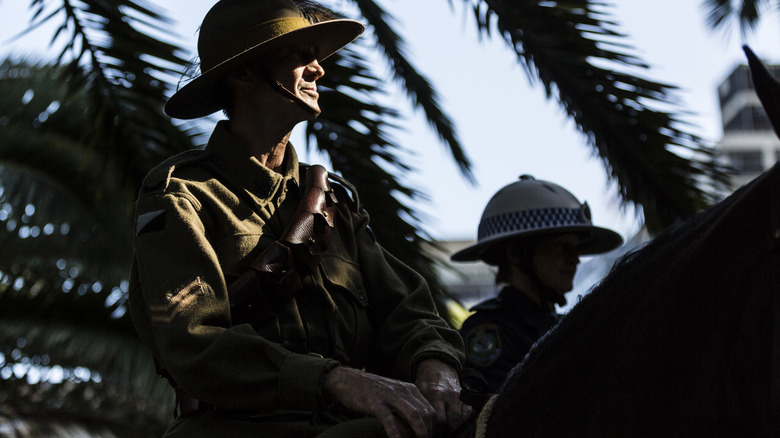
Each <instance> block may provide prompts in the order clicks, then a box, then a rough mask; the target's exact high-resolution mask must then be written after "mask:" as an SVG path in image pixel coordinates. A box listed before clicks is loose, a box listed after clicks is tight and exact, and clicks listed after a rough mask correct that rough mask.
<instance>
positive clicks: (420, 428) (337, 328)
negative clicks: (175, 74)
mask: <svg viewBox="0 0 780 438" xmlns="http://www.w3.org/2000/svg"><path fill="white" fill-rule="evenodd" d="M326 12H329V11H327V10H326V9H324V8H323V7H321V6H319V5H316V4H313V3H312V2H301V3H294V2H293V1H292V0H265V1H257V0H221V1H219V2H217V3H216V5H215V6H214V7H213V8H212V9H211V10H210V11H209V12H208V14H207V15H206V17H205V18H204V20H203V24H202V25H201V28H200V35H199V40H198V53H199V56H200V61H201V64H200V70H201V73H200V75H199V76H198V77H196V78H194V79H193V80H191V81H190V82H188V83H187V84H186V85H185V86H184V87H182V88H181V89H179V90H178V91H177V92H176V93H175V94H174V95H173V96H172V97H171V98H170V100H169V101H168V102H167V104H166V106H165V111H166V113H167V114H168V115H170V116H172V117H176V118H180V119H193V118H198V117H202V116H206V115H209V114H211V113H213V112H215V111H219V110H224V111H225V113H226V115H227V116H228V120H223V121H221V122H219V123H218V124H217V126H216V128H215V130H214V132H213V134H212V136H211V138H210V140H209V142H208V145H207V146H206V148H205V150H193V151H189V152H185V153H184V154H181V155H179V156H176V157H174V158H172V159H170V160H167V161H165V162H164V163H163V164H161V165H160V166H158V167H157V168H156V169H154V170H153V171H152V172H150V173H149V175H147V177H146V179H145V180H144V183H143V188H142V190H141V193H140V195H139V199H138V202H137V205H136V214H137V221H136V241H135V257H134V260H133V266H132V271H131V291H130V310H131V314H132V317H133V322H134V324H135V326H136V329H137V331H138V333H139V335H140V337H141V339H142V340H143V341H144V342H145V343H146V344H147V345H148V346H149V347H150V349H151V350H152V353H153V356H154V357H155V359H156V362H157V364H158V369H159V371H160V372H161V374H163V375H164V376H165V377H167V378H168V379H169V381H170V382H171V384H172V385H173V386H174V388H175V389H176V395H177V411H178V415H177V416H176V418H175V420H174V421H173V423H172V424H171V425H170V427H169V428H168V432H167V435H166V436H171V437H173V436H185V437H197V436H253V437H256V436H263V437H282V436H285V437H286V436H294V437H305V436H345V437H349V436H360V437H364V436H367V437H369V436H390V437H401V436H411V435H413V436H417V437H425V436H432V435H433V434H434V430H438V431H439V432H438V433H441V432H442V431H444V432H446V431H447V429H449V428H455V427H456V426H457V425H458V424H459V423H460V422H461V420H462V418H463V417H466V416H468V414H469V408H468V407H467V406H465V405H463V404H462V403H461V402H460V401H459V400H458V394H459V392H460V386H459V383H458V380H457V372H458V371H459V369H460V366H461V365H460V364H461V362H462V360H463V351H462V350H463V345H462V340H461V339H460V336H459V335H458V333H457V332H456V331H454V330H452V329H451V328H449V326H448V325H447V323H446V322H445V321H444V320H442V319H441V318H440V317H439V316H438V314H437V313H436V310H435V307H434V303H433V299H432V297H431V294H430V291H429V289H428V287H427V285H426V283H425V282H424V280H423V279H422V278H421V277H420V276H419V275H418V274H417V273H415V272H414V271H412V270H410V269H409V268H408V267H406V266H405V265H404V264H402V263H401V262H399V261H398V260H397V259H395V258H394V257H393V256H392V255H390V254H388V253H387V252H385V251H384V250H383V248H382V247H381V246H380V245H379V244H378V243H377V242H376V241H375V239H374V237H373V233H371V231H370V230H369V228H368V221H369V219H368V215H367V213H366V212H365V211H363V210H362V209H361V208H360V206H359V202H358V201H357V194H355V193H349V190H348V189H346V188H345V184H339V183H335V182H334V183H333V184H332V185H331V183H330V181H329V179H328V177H327V173H324V172H323V171H322V169H321V168H320V167H317V166H305V165H302V164H300V165H299V162H298V159H297V156H296V153H295V150H294V148H293V146H292V145H291V144H290V143H289V137H290V134H291V130H292V129H293V127H294V126H295V125H296V124H298V123H299V122H301V121H305V120H310V119H312V118H314V117H316V116H317V115H318V114H319V113H320V107H319V103H318V93H317V80H318V79H319V78H320V77H322V75H323V74H324V69H323V67H322V66H321V65H320V61H323V60H324V59H326V58H327V57H328V56H330V55H331V54H333V53H334V52H336V51H337V50H339V49H340V48H342V47H343V46H344V45H346V44H348V43H350V42H351V41H353V40H354V39H355V38H357V37H358V36H359V35H360V34H361V33H362V32H363V26H362V25H361V24H360V23H358V22H356V21H352V20H346V19H336V18H335V16H333V15H331V16H329V17H328V18H327V19H325V20H322V17H323V16H324V14H326ZM304 174H305V175H304ZM331 177H333V175H331ZM304 181H305V182H306V183H305V184H304ZM310 181H313V182H310ZM246 285H249V286H250V287H249V288H246V287H244V286H246ZM318 434H322V435H318ZM410 434H411V435H410Z"/></svg>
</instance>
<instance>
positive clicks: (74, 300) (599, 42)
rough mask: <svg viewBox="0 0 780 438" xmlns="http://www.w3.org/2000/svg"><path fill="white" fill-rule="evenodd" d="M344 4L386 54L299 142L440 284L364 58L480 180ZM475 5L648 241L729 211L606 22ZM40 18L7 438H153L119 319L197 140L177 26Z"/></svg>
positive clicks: (585, 10)
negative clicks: (41, 54)
mask: <svg viewBox="0 0 780 438" xmlns="http://www.w3.org/2000/svg"><path fill="white" fill-rule="evenodd" d="M450 1H451V0H450ZM352 3H353V4H354V5H355V6H356V7H357V10H358V11H359V13H360V15H361V17H362V20H363V21H365V22H366V23H368V24H369V25H370V26H371V27H372V28H373V30H374V35H375V36H376V40H375V41H373V42H372V44H369V43H367V42H364V43H361V44H359V45H357V46H355V47H353V48H350V49H348V50H345V51H343V52H340V53H339V54H338V55H337V56H338V57H337V58H336V59H335V62H333V63H331V64H332V65H331V66H330V67H329V70H328V75H327V76H325V77H324V78H323V80H322V81H321V87H322V92H321V99H322V100H323V101H325V102H326V103H325V105H327V106H328V107H329V108H338V110H337V111H330V112H329V113H328V114H327V117H326V118H322V119H318V120H316V121H314V122H311V123H309V124H308V125H307V127H306V134H307V140H308V144H307V147H309V148H316V149H319V150H321V151H324V152H326V153H327V154H328V155H329V157H330V159H331V161H332V167H333V169H334V170H335V171H336V172H338V173H340V174H342V175H343V176H344V177H346V178H347V179H348V180H350V181H351V182H352V183H354V184H355V185H356V186H357V188H358V191H359V192H360V195H361V200H362V201H363V203H364V204H365V205H366V206H367V209H368V210H369V211H371V212H372V219H373V226H374V228H375V230H376V232H377V235H378V238H379V240H380V241H381V242H382V243H383V244H384V245H385V246H387V247H388V249H389V250H390V251H391V252H393V253H395V254H396V255H398V256H399V257H400V258H401V259H402V260H404V261H406V262H407V263H409V264H410V265H412V266H413V267H415V268H416V269H418V270H419V271H421V272H423V273H424V274H425V275H426V276H427V277H428V278H430V279H431V280H432V281H434V282H435V275H434V271H433V269H432V261H431V260H430V259H429V258H428V257H427V256H425V255H424V254H425V253H424V252H423V251H421V250H420V249H421V247H422V246H423V245H424V244H426V243H430V240H431V239H430V236H429V235H428V234H427V233H426V232H425V231H424V229H423V228H422V227H421V221H420V219H419V218H418V217H417V216H416V214H415V212H414V211H413V210H412V209H411V208H410V207H409V206H408V201H409V200H410V199H415V198H420V197H423V196H424V194H422V193H420V192H418V191H417V190H415V189H414V188H412V187H407V186H405V185H403V184H401V183H399V181H398V179H397V178H396V176H397V175H401V174H404V173H406V172H409V171H411V169H410V167H409V166H408V165H407V164H405V163H404V162H403V160H401V158H400V155H399V152H400V149H399V148H398V146H397V145H395V144H394V142H393V139H392V138H391V137H390V136H389V134H388V131H389V128H391V127H394V126H397V125H400V124H401V121H400V119H399V111H398V110H397V109H394V108H388V107H384V106H380V105H376V104H374V103H372V102H376V101H378V99H376V98H375V96H376V95H378V94H381V92H382V91H381V90H382V89H383V88H382V86H381V85H382V82H381V81H380V79H379V75H378V74H377V73H376V72H375V71H373V70H372V66H371V65H370V64H369V63H368V62H367V61H366V54H367V53H368V52H369V51H376V50H379V51H380V52H381V53H382V54H383V55H384V56H385V57H386V58H387V59H388V61H389V63H390V65H391V66H392V68H393V71H394V74H395V77H396V78H397V79H398V80H399V81H400V82H401V83H402V84H403V85H404V87H405V89H406V92H407V94H408V96H409V98H410V100H411V101H412V103H413V105H414V106H415V107H417V108H420V109H422V110H423V112H424V114H425V115H426V117H427V119H428V121H429V122H430V125H431V126H432V128H433V129H434V130H435V131H436V132H437V133H438V135H439V137H440V139H441V141H442V143H443V144H444V145H446V146H447V147H448V148H449V150H450V151H451V153H452V157H453V159H454V160H455V162H456V163H457V164H458V165H459V166H460V168H461V171H462V173H463V175H464V177H465V178H467V179H472V178H473V176H472V175H471V172H470V164H469V160H468V158H467V156H466V153H465V151H464V148H463V147H462V145H461V144H460V142H459V140H458V136H457V134H456V130H455V127H454V125H453V123H452V122H451V119H450V117H449V116H448V115H447V114H446V112H445V111H444V110H443V109H442V107H441V106H440V105H439V102H438V96H437V94H436V91H435V89H434V88H433V87H432V85H431V84H430V81H429V80H428V79H427V78H425V77H423V76H422V75H421V74H419V73H418V71H417V70H416V69H415V67H414V65H412V64H411V63H410V62H409V60H408V59H407V57H406V54H405V45H404V41H403V39H402V38H401V36H400V35H398V34H397V33H396V32H395V31H394V29H393V28H392V27H391V26H390V25H389V23H391V22H392V17H390V16H389V15H388V14H387V12H386V11H384V10H383V9H382V8H381V6H380V4H379V3H378V2H376V1H369V0H353V1H352ZM467 3H468V4H470V5H472V6H473V11H474V19H475V21H476V23H477V25H478V27H479V29H480V30H481V32H482V33H483V34H484V35H487V36H494V37H496V38H500V39H502V40H504V41H505V42H506V43H507V44H509V45H510V47H512V49H513V50H514V52H515V53H516V55H517V60H518V62H519V63H521V64H522V65H523V66H524V67H525V68H526V72H527V73H528V75H529V76H530V77H531V78H534V79H535V80H538V81H539V83H541V85H542V86H543V87H544V89H545V90H546V92H547V94H548V96H549V97H550V98H551V99H552V98H554V99H556V100H557V101H558V102H560V104H561V106H562V107H563V108H564V109H565V111H566V112H567V114H569V116H570V117H571V118H572V119H573V120H574V121H575V122H576V124H577V126H578V127H579V129H580V130H581V131H582V132H583V133H585V134H586V135H587V137H588V138H589V139H590V144H591V146H592V147H593V150H594V151H595V152H596V153H597V154H598V155H599V156H600V157H601V159H602V161H603V162H604V165H605V168H606V169H607V171H608V173H609V175H610V177H611V178H614V179H615V181H616V182H617V184H618V186H619V187H620V193H621V195H622V196H623V199H624V200H625V202H626V203H629V202H630V203H634V204H636V205H638V206H641V207H642V209H643V212H644V218H645V221H646V223H647V225H648V227H650V229H651V230H660V229H662V228H664V227H665V226H667V225H669V224H671V223H674V222H675V221H678V220H681V219H682V218H685V217H687V216H689V215H691V214H693V213H694V212H695V211H697V210H699V209H701V208H703V207H705V206H707V205H709V204H711V203H712V202H714V201H715V200H716V199H718V196H719V190H720V187H721V186H722V185H723V184H725V177H724V174H723V173H722V171H721V169H720V168H719V167H718V165H717V164H716V161H715V160H714V158H715V157H714V154H713V151H712V150H710V149H709V148H708V147H706V146H705V145H703V144H702V142H701V141H700V139H698V138H696V137H695V136H692V135H690V134H688V133H686V132H685V131H683V130H681V129H680V128H678V125H679V122H678V118H677V116H676V115H675V114H673V113H670V112H664V111H659V110H656V109H652V108H656V107H670V106H671V107H674V106H675V105H676V104H677V102H676V101H675V100H674V97H673V93H674V87H673V86H671V85H667V84H660V83H657V82H654V81H652V80H649V79H643V78H639V77H636V76H633V75H629V74H627V73H620V70H621V68H624V67H625V68H632V69H636V68H639V69H641V68H643V67H644V64H643V63H642V61H641V60H640V59H639V58H637V57H636V56H635V55H633V54H632V49H631V47H629V46H627V45H625V44H624V42H623V39H622V35H621V34H620V32H619V30H618V26H617V24H616V23H615V22H614V20H613V19H612V18H611V17H610V14H609V9H608V7H607V6H606V5H604V4H603V3H602V2H593V1H589V0H564V1H557V2H547V1H539V0H535V1H531V0H470V1H468V2H467ZM30 6H31V8H33V9H34V11H36V14H35V18H34V19H33V22H32V23H31V27H35V26H38V25H40V24H42V23H44V22H56V23H59V24H61V26H59V28H58V30H57V32H56V35H55V39H56V38H59V41H62V42H65V44H64V47H63V49H62V52H61V54H60V56H59V57H58V58H57V59H56V60H53V61H51V63H38V62H32V61H25V60H6V61H5V62H4V63H3V64H2V68H0V93H2V94H0V96H2V98H0V111H2V112H0V126H2V129H3V133H4V135H3V137H2V140H0V242H2V246H1V247H2V248H4V249H7V248H11V249H12V250H4V251H2V252H0V427H5V426H6V425H9V427H8V428H10V430H14V431H17V432H15V433H17V434H19V435H17V436H24V435H23V433H22V432H19V431H20V430H24V428H22V427H21V426H19V424H17V423H16V422H18V421H22V420H20V419H23V421H24V425H25V426H24V427H27V428H28V429H27V430H37V431H38V432H39V433H40V434H45V433H46V430H47V428H51V427H60V426H62V427H64V428H65V429H67V430H70V431H71V433H73V434H76V433H78V432H79V431H82V430H85V431H87V432H88V433H91V434H93V435H96V436H134V435H137V436H146V435H148V434H150V433H152V432H154V433H157V432H159V431H160V428H161V427H164V424H165V423H166V422H167V415H168V412H169V410H170V407H171V400H170V398H169V397H168V395H167V394H168V393H167V388H165V384H164V383H163V382H162V381H161V380H160V379H158V378H157V377H156V376H154V375H153V373H152V372H151V370H152V367H151V363H150V361H151V359H150V357H149V355H148V354H147V353H146V350H145V349H144V348H143V347H142V346H141V345H140V344H139V342H138V341H137V339H136V338H135V336H134V334H133V331H132V327H131V324H130V321H129V318H128V316H127V315H126V314H124V310H125V307H124V300H125V299H126V295H127V283H126V274H127V269H128V266H129V257H130V254H131V245H132V243H131V242H132V229H133V227H132V223H131V221H132V204H133V200H134V198H135V194H136V193H137V192H138V189H139V186H140V183H141V180H142V178H143V176H144V175H145V174H146V173H147V172H148V171H149V170H150V169H151V168H152V167H153V166H154V165H155V164H156V163H157V162H159V161H161V160H162V159H163V158H165V157H168V156H170V155H172V154H175V153H177V152H180V151H183V150H186V149H189V148H192V147H194V146H195V145H196V143H198V140H197V139H199V138H201V135H202V134H203V132H201V128H200V127H199V126H198V125H197V124H183V125H178V124H174V123H172V122H171V121H170V120H169V119H168V118H167V117H165V116H164V115H163V114H162V112H161V107H162V103H163V102H164V100H165V97H166V96H167V95H169V94H170V93H171V91H172V88H173V87H174V85H173V84H175V82H176V78H177V77H178V73H179V72H180V71H181V70H183V69H184V68H185V67H186V66H188V62H187V60H186V59H184V58H183V57H181V55H180V53H181V48H179V47H177V46H176V45H175V44H172V43H171V42H170V41H168V40H166V37H162V36H159V35H165V32H164V30H165V29H167V28H169V27H170V20H169V19H168V18H167V17H166V16H165V14H163V13H161V12H160V11H159V10H157V9H156V8H155V7H154V6H152V5H149V4H148V3H147V2H144V1H142V0H101V1H97V0H81V1H73V0H30ZM161 30H163V31H162V32H161ZM589 59H598V60H601V61H604V62H605V63H606V64H605V63H598V65H609V66H611V67H614V68H605V67H599V66H597V65H595V63H592V62H590V61H589ZM336 90H338V91H339V92H336ZM327 101H330V102H327ZM19 102H22V103H23V105H19V104H18V103H19ZM648 102H649V104H648ZM655 104H658V105H655ZM680 149H682V150H685V151H687V152H686V153H684V154H678V153H675V152H674V150H680ZM52 421H54V423H52ZM61 430H62V429H61Z"/></svg>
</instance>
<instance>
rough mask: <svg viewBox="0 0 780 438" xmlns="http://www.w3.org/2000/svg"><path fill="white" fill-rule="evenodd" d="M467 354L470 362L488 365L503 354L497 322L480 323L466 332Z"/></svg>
mask: <svg viewBox="0 0 780 438" xmlns="http://www.w3.org/2000/svg"><path fill="white" fill-rule="evenodd" d="M466 355H467V358H468V360H469V361H470V362H473V363H475V364H477V365H481V366H488V365H490V364H492V363H493V362H495V361H496V359H498V358H499V357H500V356H501V336H499V334H498V327H497V326H496V325H495V324H482V325H478V326H476V327H474V328H472V329H471V330H469V332H468V333H467V334H466Z"/></svg>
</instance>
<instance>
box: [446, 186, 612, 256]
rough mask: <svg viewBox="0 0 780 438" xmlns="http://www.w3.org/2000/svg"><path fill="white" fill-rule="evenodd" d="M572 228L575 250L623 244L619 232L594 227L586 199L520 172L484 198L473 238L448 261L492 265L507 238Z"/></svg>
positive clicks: (593, 251) (596, 251)
mask: <svg viewBox="0 0 780 438" xmlns="http://www.w3.org/2000/svg"><path fill="white" fill-rule="evenodd" d="M553 233H554V234H559V233H576V234H579V235H580V236H581V240H580V245H579V248H578V249H579V253H580V254H582V255H585V254H599V253H603V252H607V251H610V250H613V249H615V248H617V247H618V246H620V245H621V244H622V243H623V238H622V237H620V234H618V233H616V232H614V231H612V230H609V229H607V228H601V227H597V226H594V225H593V223H592V221H591V217H590V208H589V207H588V203H587V202H586V203H580V202H579V201H578V200H577V198H575V197H574V195H572V194H571V193H569V192H568V191H567V190H566V189H564V188H563V187H561V186H559V185H557V184H553V183H551V182H548V181H541V180H537V179H534V177H533V176H531V175H522V176H520V181H516V182H513V183H512V184H509V185H507V186H504V187H503V188H502V189H501V190H499V191H498V192H496V194H495V195H493V197H492V198H491V199H490V202H488V204H487V206H486V207H485V211H484V212H483V213H482V219H480V221H479V229H478V231H477V243H476V244H475V245H472V246H470V247H468V248H466V249H463V250H461V251H458V252H456V253H455V254H453V255H452V257H451V259H452V260H453V261H461V262H462V261H472V260H483V261H485V262H487V263H489V264H494V265H495V264H498V263H499V261H500V260H501V258H502V254H501V253H500V252H498V251H496V249H498V247H499V246H500V245H497V244H499V243H505V242H506V241H507V240H510V239H516V238H524V237H531V236H538V235H541V234H553Z"/></svg>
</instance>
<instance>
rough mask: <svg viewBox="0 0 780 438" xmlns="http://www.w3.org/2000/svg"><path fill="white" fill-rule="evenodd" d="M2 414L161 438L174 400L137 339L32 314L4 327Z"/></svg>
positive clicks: (0, 341) (0, 336) (0, 337)
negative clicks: (55, 420) (91, 425)
mask: <svg viewBox="0 0 780 438" xmlns="http://www.w3.org/2000/svg"><path fill="white" fill-rule="evenodd" d="M0 346H1V347H0V394H3V395H2V397H0V413H5V414H6V415H8V414H13V416H15V417H25V416H27V417H31V418H33V419H34V418H36V417H39V418H52V419H56V418H59V419H62V420H64V419H67V420H69V421H72V422H78V423H79V424H90V423H92V424H98V425H101V426H103V427H107V426H109V425H110V428H111V429H114V430H120V431H121V430H125V431H128V430H133V431H135V433H136V436H142V435H138V433H139V432H145V433H151V432H156V434H158V435H159V434H160V433H161V432H162V431H163V430H164V427H165V425H166V424H167V423H168V422H169V421H170V417H171V416H172V412H173V396H172V392H171V390H170V387H168V385H167V383H166V382H165V381H164V380H163V379H161V378H160V377H159V376H157V375H156V374H155V373H154V371H153V370H154V367H153V366H152V359H151V354H150V353H149V352H148V350H147V349H146V347H145V346H144V345H143V344H142V343H141V342H140V341H139V340H138V339H137V338H136V337H134V336H129V335H124V336H119V335H117V334H115V333H110V332H102V331H100V330H96V328H95V327H93V326H90V325H89V324H83V325H81V326H78V325H73V324H63V323H57V322H54V323H52V322H48V321H44V320H41V319H39V318H35V317H34V318H27V317H25V315H18V316H16V317H10V318H9V317H4V318H3V320H2V322H0Z"/></svg>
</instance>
